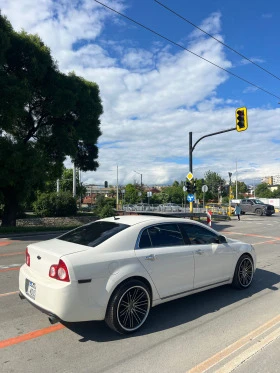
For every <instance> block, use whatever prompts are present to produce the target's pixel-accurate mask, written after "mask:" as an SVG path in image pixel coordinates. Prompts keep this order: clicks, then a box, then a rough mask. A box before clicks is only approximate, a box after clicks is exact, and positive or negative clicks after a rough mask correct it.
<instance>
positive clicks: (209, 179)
mask: <svg viewBox="0 0 280 373" xmlns="http://www.w3.org/2000/svg"><path fill="white" fill-rule="evenodd" d="M204 181H205V185H207V186H208V192H207V193H206V195H205V200H206V201H207V200H208V199H215V200H217V199H218V191H219V187H221V186H223V185H225V183H226V182H225V180H224V179H222V178H221V176H220V175H219V174H217V173H216V172H212V171H207V172H206V173H205V175H204Z"/></svg>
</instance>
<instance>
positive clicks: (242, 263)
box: [232, 254, 254, 289]
mask: <svg viewBox="0 0 280 373" xmlns="http://www.w3.org/2000/svg"><path fill="white" fill-rule="evenodd" d="M253 276H254V264H253V260H252V258H251V257H250V256H249V255H247V254H245V255H242V256H241V257H240V258H239V260H238V262H237V264H236V268H235V272H234V276H233V280H232V286H233V287H235V288H237V289H246V288H248V287H249V286H250V285H251V283H252V280H253Z"/></svg>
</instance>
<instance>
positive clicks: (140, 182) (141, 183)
mask: <svg viewBox="0 0 280 373" xmlns="http://www.w3.org/2000/svg"><path fill="white" fill-rule="evenodd" d="M133 172H135V173H136V174H138V175H140V176H141V179H140V180H141V181H140V188H141V192H142V174H141V173H140V172H138V171H135V170H133ZM142 202H143V199H142V194H141V203H142Z"/></svg>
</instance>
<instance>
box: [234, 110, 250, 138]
mask: <svg viewBox="0 0 280 373" xmlns="http://www.w3.org/2000/svg"><path fill="white" fill-rule="evenodd" d="M235 119H236V131H238V132H241V131H246V129H247V128H248V118H247V108H246V107H240V108H238V109H236V110H235Z"/></svg>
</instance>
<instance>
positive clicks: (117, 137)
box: [0, 0, 280, 184]
mask: <svg viewBox="0 0 280 373" xmlns="http://www.w3.org/2000/svg"><path fill="white" fill-rule="evenodd" d="M111 4H112V7H113V8H115V9H118V10H120V11H124V9H125V7H126V6H127V4H129V3H128V2H127V3H126V2H125V1H113V2H111ZM0 8H1V9H2V14H6V15H7V17H8V19H9V20H10V21H11V23H12V25H13V27H14V28H15V29H16V30H20V29H21V28H24V29H25V30H26V31H28V32H30V33H38V34H39V35H40V37H41V38H42V40H43V41H44V42H45V43H46V44H47V45H48V46H50V48H51V51H52V54H53V56H54V58H55V59H56V60H57V61H58V63H59V68H60V69H61V70H62V71H64V72H68V71H72V70H74V71H75V72H76V74H77V75H80V76H83V77H85V78H86V79H88V80H92V81H95V82H96V83H97V84H98V85H99V87H100V94H101V98H102V102H103V106H104V114H103V115H102V118H101V130H102V133H103V134H102V136H101V137H100V139H99V144H100V150H99V160H98V161H99V163H100V168H99V169H98V170H97V172H87V173H83V181H84V182H88V183H89V182H91V183H96V184H103V182H104V180H108V181H109V184H114V183H116V166H117V164H118V165H119V181H120V183H122V184H124V183H128V182H133V180H138V181H139V177H140V175H138V174H137V173H135V172H134V170H136V171H138V172H140V173H142V175H143V183H147V184H164V183H169V182H172V181H173V180H175V179H176V180H181V179H184V178H185V176H186V174H187V172H188V171H189V163H188V162H189V161H188V149H189V144H188V142H189V132H190V131H192V132H193V143H195V141H197V140H198V139H199V138H200V137H202V136H204V135H205V134H208V133H213V132H217V131H221V130H224V129H228V128H233V127H235V108H236V107H238V106H243V105H244V103H243V102H242V100H241V99H240V101H237V100H235V99H233V98H232V97H231V95H229V96H228V97H224V98H222V97H220V96H219V94H218V90H219V87H220V86H221V85H223V84H225V83H226V82H228V80H229V75H228V74H226V73H225V72H224V71H222V70H220V69H218V68H216V67H214V66H212V65H211V64H209V63H207V62H206V61H203V60H202V59H199V58H197V57H195V56H193V55H192V54H190V53H188V52H187V51H184V50H182V49H179V48H178V49H175V48H174V47H171V46H170V45H168V44H167V43H165V42H163V41H162V40H161V39H159V40H158V41H155V39H154V38H153V39H152V41H151V44H150V46H147V44H144V43H143V44H142V43H141V40H136V39H133V40H130V39H129V33H126V34H125V35H126V36H125V39H123V38H121V36H120V40H118V39H117V37H116V34H114V35H112V34H110V35H111V39H110V37H108V30H107V28H106V25H110V26H112V27H113V26H115V27H117V26H118V27H120V29H122V30H123V29H124V28H125V27H128V26H127V24H125V23H123V22H122V19H120V18H119V17H117V16H115V15H114V14H112V13H111V12H109V11H108V10H106V9H103V8H102V7H100V6H98V5H97V4H96V3H95V2H93V1H89V0H88V1H71V2H69V1H66V0H64V1H59V2H57V1H54V0H53V1H51V0H41V1H39V2H33V1H32V2H31V0H14V1H10V2H7V1H4V0H0ZM143 23H144V22H143ZM116 25H117V26H116ZM201 28H203V29H204V30H206V31H207V32H209V33H210V34H212V35H215V37H217V38H219V40H223V37H222V35H221V34H220V33H221V14H220V13H213V14H211V15H210V16H209V17H208V18H207V19H206V20H204V21H202V23H201ZM188 36H189V37H188ZM182 40H188V42H187V43H186V44H185V46H186V47H187V48H189V49H191V50H192V51H193V52H195V53H197V54H199V55H201V56H203V57H204V58H206V59H208V60H210V61H212V62H213V63H215V64H217V65H219V66H221V67H223V68H225V69H230V68H231V67H232V65H231V63H230V61H228V60H227V58H226V55H225V53H224V49H223V47H222V45H221V44H219V43H217V42H216V41H215V40H213V39H209V38H207V37H206V36H205V34H202V33H201V32H200V31H198V30H195V31H194V32H192V33H191V34H190V35H183V37H182ZM259 62H262V61H259ZM245 91H246V90H245ZM279 116H280V109H269V108H262V109H258V108H256V109H250V111H249V130H248V131H246V132H243V133H237V132H236V131H232V132H228V133H224V134H220V135H218V136H213V137H209V138H206V139H204V140H202V141H201V142H200V143H199V144H198V145H197V146H196V148H195V151H194V153H193V164H194V166H193V167H194V173H195V176H196V177H203V175H204V173H205V172H206V171H208V170H211V171H215V172H218V173H220V174H221V176H222V177H224V178H227V177H228V176H227V175H228V172H229V171H231V172H232V171H233V172H234V170H235V162H236V161H238V168H239V176H240V177H242V178H243V179H245V178H247V179H250V178H252V179H253V177H254V178H256V177H261V176H264V175H267V174H273V172H275V173H279V171H278V170H279V167H278V164H279V159H280V150H279V144H277V143H276V142H275V139H277V138H278V137H277V136H278V134H279V130H278V123H279ZM268 128H269V131H268ZM67 166H70V163H69V161H68V163H67Z"/></svg>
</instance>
